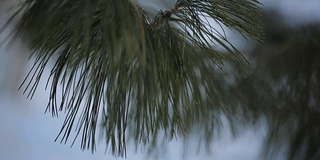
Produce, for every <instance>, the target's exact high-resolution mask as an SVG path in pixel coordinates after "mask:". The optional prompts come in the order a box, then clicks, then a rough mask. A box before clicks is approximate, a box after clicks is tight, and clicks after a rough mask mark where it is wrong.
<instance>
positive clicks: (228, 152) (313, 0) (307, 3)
mask: <svg viewBox="0 0 320 160" xmlns="http://www.w3.org/2000/svg"><path fill="white" fill-rule="evenodd" d="M140 1H143V0H140ZM2 2H3V0H2V1H1V0H0V9H1V10H0V26H1V25H2V24H4V22H5V20H6V19H7V17H5V14H4V13H6V12H7V10H6V9H5V8H6V7H5V6H4V5H3V3H2ZM152 2H155V3H159V1H156V0H152ZM261 2H262V3H263V4H264V7H275V8H277V9H279V10H281V11H282V13H284V14H285V16H286V17H287V19H290V20H292V21H295V22H294V23H302V22H309V21H312V20H318V21H319V20H320V9H319V8H320V1H319V0H304V1H301V0H262V1H261ZM1 3H2V4H1ZM165 6H166V5H163V7H165ZM165 9H166V8H164V10H165ZM3 37H4V36H3V34H2V35H1V36H0V40H3ZM25 51H27V50H26V47H25V46H24V45H23V44H21V42H19V41H18V42H17V43H16V44H15V45H14V46H13V47H12V48H11V49H10V50H5V49H4V47H3V46H2V47H0V159H3V160H26V159H30V160H43V159H46V160H58V159H59V160H70V159H77V160H87V159H96V160H100V159H101V160H102V159H109V160H112V159H116V158H114V157H112V156H111V155H110V154H104V146H101V145H100V148H98V152H97V153H95V154H94V155H92V154H91V153H90V152H89V151H84V152H82V151H80V149H79V147H78V146H74V147H73V148H70V143H68V144H67V145H60V144H59V143H58V142H54V139H55V137H56V135H57V133H58V131H59V129H60V125H61V123H62V120H63V119H62V118H58V119H57V118H51V116H50V114H43V113H44V110H45V106H46V103H47V99H48V92H46V91H43V87H40V88H39V90H38V92H37V93H36V96H35V98H34V99H33V100H32V101H29V100H26V99H25V96H24V95H21V92H17V87H18V86H19V84H20V82H21V81H22V78H23V77H24V75H25V73H26V70H24V69H23V68H27V69H29V68H30V67H29V64H28V63H27V62H26V58H27V57H23V56H22V57H21V56H19V55H18V53H20V52H25ZM42 86H43V85H42ZM224 134H225V136H223V137H222V139H221V140H218V141H216V142H215V143H214V145H213V155H211V156H209V155H206V154H201V155H196V154H194V153H193V152H191V151H190V154H189V155H188V156H187V158H189V159H213V160H234V159H237V160H257V159H259V153H260V148H261V144H262V138H263V135H264V132H263V129H262V130H260V131H259V132H257V133H254V132H253V131H247V132H244V133H243V135H242V136H240V138H238V139H236V140H235V141H232V139H231V138H230V136H229V135H230V133H229V132H228V131H227V130H225V131H224ZM128 151H129V153H128V157H127V159H128V160H140V159H143V155H142V154H136V153H134V152H133V151H134V149H132V148H128ZM161 157H162V158H161ZM180 158H181V142H173V143H170V144H169V146H168V148H167V154H165V155H161V156H160V157H159V160H161V159H166V160H176V159H180ZM184 158H186V157H184ZM184 158H183V159H184ZM117 159H121V158H117ZM280 159H281V158H280V157H279V160H280Z"/></svg>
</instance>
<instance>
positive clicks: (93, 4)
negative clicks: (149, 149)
mask: <svg viewBox="0 0 320 160" xmlns="http://www.w3.org/2000/svg"><path fill="white" fill-rule="evenodd" d="M258 5H259V3H258V1H255V0H217V1H213V0H211V1H209V0H202V1H191V0H179V1H178V2H176V3H175V5H174V6H173V7H172V9H171V10H168V11H164V12H163V11H161V10H160V11H159V13H158V15H157V16H156V17H155V18H154V19H151V18H149V16H148V15H147V14H146V13H145V12H144V10H143V9H142V8H140V7H139V6H137V5H136V4H135V3H134V2H133V1H127V0H91V1H88V0H80V1H79V0H77V1H76V0H55V1H46V0H26V1H25V2H24V3H23V4H22V5H21V11H22V12H23V17H22V18H21V20H20V21H19V23H18V24H17V27H16V33H15V34H16V35H18V36H21V37H23V38H25V39H28V40H29V42H30V48H31V49H32V50H33V51H34V53H33V56H34V57H36V61H35V63H34V67H33V68H32V69H31V71H30V74H29V75H28V77H30V76H31V81H30V83H28V84H27V86H26V90H25V92H27V91H28V92H29V93H28V96H30V97H32V96H33V94H34V92H35V90H36V88H37V86H38V84H39V81H40V78H41V77H42V73H43V71H44V70H45V67H47V66H48V63H49V61H50V60H53V61H54V63H55V65H54V67H53V68H52V69H51V74H50V77H49V80H48V83H50V82H51V85H49V84H48V86H50V87H51V88H50V97H49V103H48V106H47V110H48V111H50V112H51V113H52V115H54V116H55V115H56V116H57V115H58V113H59V112H60V111H65V112H66V114H67V116H66V119H65V121H64V123H63V125H62V129H61V131H60V133H59V137H60V138H61V142H64V143H66V142H67V140H68V139H69V138H70V135H71V130H72V129H76V136H75V138H77V137H78V136H80V137H81V139H82V140H81V148H82V149H91V150H92V151H94V149H95V143H96V141H95V136H96V130H97V128H98V126H99V122H98V120H99V119H101V120H102V123H101V131H102V132H103V135H104V138H105V140H106V144H107V145H108V146H110V148H111V151H112V153H113V154H114V155H120V156H124V155H125V152H126V142H127V139H128V137H127V135H129V137H133V139H134V142H135V143H136V145H138V144H140V143H143V144H144V145H147V144H149V143H150V142H155V141H156V137H157V136H158V133H159V132H160V131H164V132H165V133H166V134H167V135H168V136H167V137H165V138H167V139H171V138H172V137H173V136H174V135H179V136H182V137H183V136H185V135H187V134H188V133H189V131H190V130H191V129H192V128H193V126H194V125H197V124H200V122H201V124H203V125H204V126H206V128H210V126H212V123H213V122H215V121H216V119H218V117H219V116H220V114H217V113H221V114H222V113H224V114H232V113H233V112H234V108H230V107H232V106H229V105H228V93H226V90H227V89H226V87H228V84H227V83H226V82H225V79H226V77H227V76H225V75H224V74H223V71H221V69H223V68H225V67H224V64H226V63H230V64H233V65H235V66H237V67H239V70H241V72H244V71H247V70H248V64H247V62H246V60H245V59H244V58H243V57H242V55H241V54H240V53H239V51H237V49H236V48H235V47H234V46H233V45H232V44H231V43H230V42H229V41H228V40H227V39H226V37H225V35H224V34H223V33H220V32H219V31H218V29H216V28H214V26H212V24H211V22H217V23H218V24H219V25H225V26H227V27H229V28H231V29H234V30H236V31H238V32H239V33H241V34H243V35H244V36H246V37H247V36H249V37H251V38H253V39H255V40H258V41H259V40H260V39H261V22H260V18H259V16H257V15H258V14H257V13H258V11H259V7H258ZM217 45H220V46H222V47H224V48H225V49H226V51H228V53H221V52H219V51H218V50H216V49H215V46H217ZM231 57H232V58H231ZM28 77H27V78H28ZM32 81H33V82H32ZM24 83H27V81H24ZM60 90H62V93H61V95H59V94H58V93H59V92H61V91H60ZM59 96H61V97H62V99H61V100H57V99H58V97H59ZM228 106H229V108H230V109H225V107H228ZM81 110H82V112H81ZM76 122H78V123H77V126H76V127H75V126H74V125H75V123H76ZM212 129H214V128H212ZM206 131H208V132H211V131H212V130H211V129H209V130H206ZM207 135H209V134H207ZM209 137H210V136H209ZM57 138H58V137H57Z"/></svg>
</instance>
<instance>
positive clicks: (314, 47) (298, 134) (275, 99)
mask: <svg viewBox="0 0 320 160" xmlns="http://www.w3.org/2000/svg"><path fill="white" fill-rule="evenodd" d="M267 13H268V14H266V16H265V18H264V19H267V21H265V27H266V28H265V33H266V39H265V43H264V44H263V45H260V46H257V47H256V48H255V49H254V51H253V53H252V54H253V55H254V57H255V61H254V62H255V64H256V65H255V67H254V68H255V69H254V71H253V74H252V75H251V76H250V78H247V79H246V80H245V82H246V83H247V84H249V85H247V91H248V88H250V87H248V86H252V87H253V89H257V91H256V92H255V93H256V94H254V95H246V94H245V95H243V97H242V101H243V100H245V99H248V101H250V102H254V101H255V100H259V103H257V104H256V105H255V107H257V108H259V109H256V110H257V111H258V110H261V111H260V113H262V115H263V117H266V119H267V123H268V127H269V132H268V135H267V139H266V141H265V150H264V154H263V157H264V158H265V159H275V158H277V157H276V156H277V155H279V154H281V152H282V153H286V156H287V159H288V160H310V159H319V158H320V139H319V135H320V123H319V122H320V23H315V24H305V25H304V26H299V27H295V28H290V27H289V26H287V25H286V24H285V23H284V20H283V19H279V18H277V17H280V16H279V15H277V14H275V12H274V11H272V12H267ZM275 24H277V25H275ZM241 93H243V92H241ZM247 93H252V92H247Z"/></svg>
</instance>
